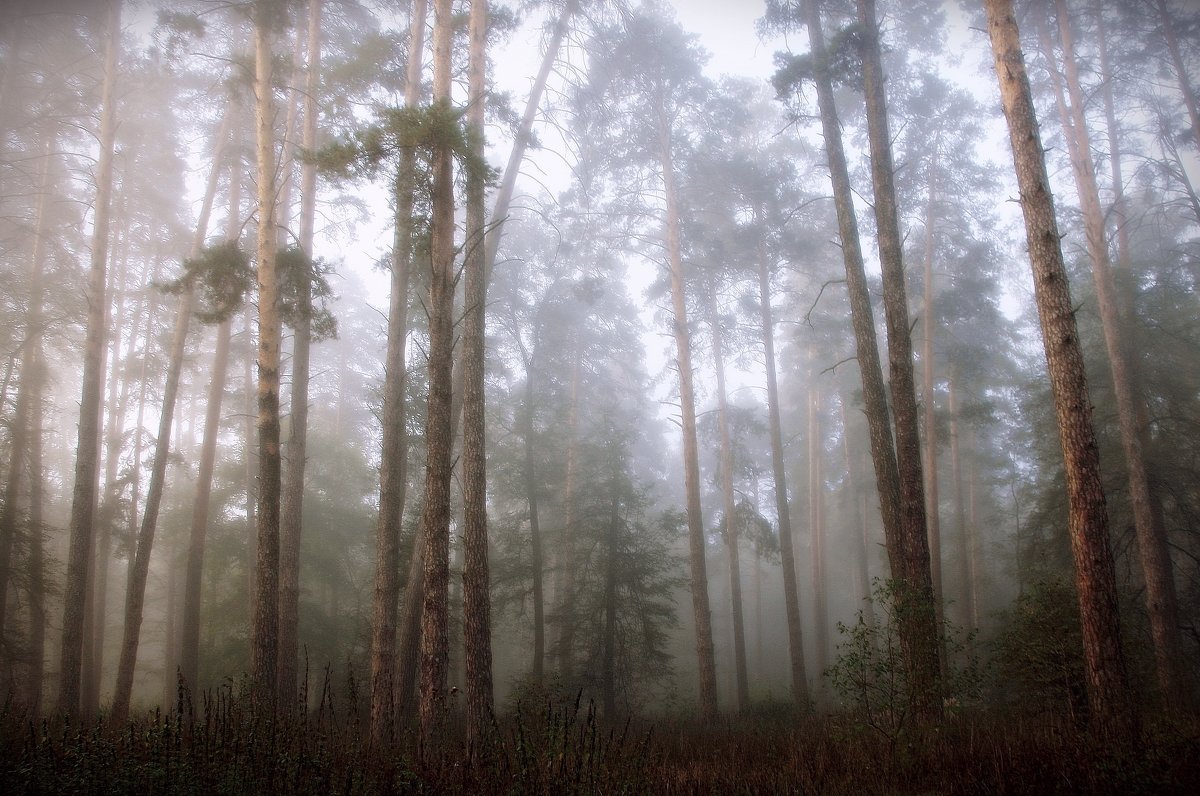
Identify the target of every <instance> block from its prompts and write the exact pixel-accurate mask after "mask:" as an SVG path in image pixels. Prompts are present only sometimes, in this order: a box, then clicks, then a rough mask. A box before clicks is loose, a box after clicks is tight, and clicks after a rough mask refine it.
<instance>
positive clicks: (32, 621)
mask: <svg viewBox="0 0 1200 796" xmlns="http://www.w3.org/2000/svg"><path fill="white" fill-rule="evenodd" d="M30 362H31V363H32V364H34V365H35V366H36V367H35V369H34V372H33V374H32V376H33V387H32V391H33V395H32V402H31V405H30V416H29V423H30V428H29V462H28V472H29V675H28V678H27V680H26V683H27V685H26V694H28V699H29V710H30V715H32V716H38V715H39V714H40V713H41V712H42V690H43V683H44V680H45V672H46V619H47V614H46V554H45V545H44V541H43V540H44V538H45V518H44V515H43V507H44V505H45V496H44V486H43V480H42V473H43V468H42V432H43V422H44V421H43V418H42V394H43V392H44V388H45V383H46V375H45V369H46V365H45V357H44V355H43V353H42V342H41V340H40V339H38V340H37V341H35V342H34V346H33V353H32V356H31V358H30Z"/></svg>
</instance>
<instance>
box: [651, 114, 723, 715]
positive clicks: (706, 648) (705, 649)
mask: <svg viewBox="0 0 1200 796" xmlns="http://www.w3.org/2000/svg"><path fill="white" fill-rule="evenodd" d="M658 135H659V158H660V160H661V165H662V178H663V194H664V196H665V198H666V244H667V265H668V267H669V269H670V272H671V305H672V308H673V309H674V314H675V321H674V336H675V351H676V361H675V366H676V367H677V368H678V370H679V408H680V413H681V415H682V418H681V420H682V429H683V467H684V470H683V473H684V477H683V483H684V491H685V493H686V498H687V518H688V568H689V570H690V571H691V580H692V615H693V617H694V619H695V623H696V659H697V668H698V674H699V678H700V683H699V686H700V715H701V716H702V717H703V718H704V719H706V720H711V719H712V718H714V717H715V716H716V715H717V665H716V659H715V656H714V653H713V639H712V614H711V612H710V610H709V603H708V572H707V567H706V565H705V549H704V548H705V540H704V518H703V516H702V513H701V508H700V459H699V456H698V451H697V448H698V445H697V443H696V395H695V392H696V391H695V387H694V386H693V379H694V378H695V374H693V372H692V335H691V330H690V329H689V328H688V319H687V295H686V291H685V289H684V281H683V248H682V244H681V242H680V220H679V196H678V193H677V192H678V188H677V187H676V185H675V164H674V160H673V152H672V145H671V130H670V127H669V126H668V122H667V118H666V113H665V111H664V110H663V109H662V108H661V107H660V108H659V109H658Z"/></svg>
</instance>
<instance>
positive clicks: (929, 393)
mask: <svg viewBox="0 0 1200 796" xmlns="http://www.w3.org/2000/svg"><path fill="white" fill-rule="evenodd" d="M937 157H938V146H937V143H936V142H935V144H934V159H935V160H936V159H937ZM936 209H937V165H936V163H930V165H929V193H928V197H927V200H926V204H925V252H924V257H923V258H922V269H921V270H922V273H923V275H924V285H923V286H922V287H923V288H924V291H923V296H922V299H923V300H922V308H921V330H922V332H923V335H922V336H923V338H924V339H923V340H922V341H921V398H922V400H923V401H924V404H925V405H924V410H925V418H924V420H925V500H926V506H925V518H926V521H927V522H928V525H929V575H930V579H931V581H932V583H933V605H934V610H935V611H936V613H937V623H938V627H943V626H944V620H945V617H944V616H943V611H944V610H945V603H944V600H945V593H944V591H943V589H942V523H941V516H940V512H939V507H940V506H941V496H940V494H939V490H938V486H939V484H938V439H937V411H936V410H937V396H936V394H935V393H934V391H933V386H934V383H935V378H934V363H933V334H934V328H933V319H934V312H933V252H934V223H935V219H936V215H935V213H936Z"/></svg>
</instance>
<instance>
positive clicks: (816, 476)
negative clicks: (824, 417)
mask: <svg viewBox="0 0 1200 796" xmlns="http://www.w3.org/2000/svg"><path fill="white" fill-rule="evenodd" d="M816 376H817V374H816V367H815V351H813V350H812V349H809V371H808V532H809V539H810V545H809V551H808V555H809V562H808V563H809V572H810V573H811V576H812V589H813V636H814V641H815V643H814V644H813V650H814V651H815V652H816V659H817V660H816V663H817V672H818V675H820V679H818V680H817V692H818V695H819V696H821V695H823V694H824V692H825V678H824V676H823V675H824V673H825V670H826V669H827V668H829V586H828V584H827V583H826V579H825V510H824V491H825V490H824V488H823V486H824V480H825V478H824V474H823V473H822V458H823V453H824V450H823V448H824V446H823V444H822V437H821V434H822V430H821V388H820V387H818V386H817V384H816V381H817V379H816Z"/></svg>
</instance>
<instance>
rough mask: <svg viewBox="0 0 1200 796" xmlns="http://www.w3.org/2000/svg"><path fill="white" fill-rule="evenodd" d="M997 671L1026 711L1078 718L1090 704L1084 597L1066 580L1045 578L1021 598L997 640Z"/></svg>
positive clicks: (1009, 693)
mask: <svg viewBox="0 0 1200 796" xmlns="http://www.w3.org/2000/svg"><path fill="white" fill-rule="evenodd" d="M994 645H995V651H996V653H995V654H996V668H997V671H996V674H997V675H998V677H999V680H1000V682H1001V683H1003V684H1004V687H1005V689H1006V691H1007V693H1008V696H1009V698H1010V701H1011V702H1012V703H1013V704H1014V705H1015V706H1018V707H1021V708H1024V709H1026V710H1032V711H1034V712H1037V711H1049V712H1054V713H1063V714H1065V715H1067V716H1070V717H1072V718H1074V717H1077V716H1079V715H1080V714H1081V712H1082V711H1083V710H1084V709H1085V708H1086V705H1087V694H1086V692H1085V690H1084V686H1085V683H1086V680H1085V677H1084V667H1083V632H1082V629H1081V628H1080V625H1079V601H1078V599H1077V598H1076V595H1075V589H1074V587H1073V586H1072V585H1071V584H1070V583H1069V582H1068V581H1065V580H1043V581H1038V582H1037V583H1035V584H1033V586H1032V587H1030V588H1029V590H1028V591H1026V592H1025V593H1024V594H1022V595H1021V596H1020V597H1018V598H1017V600H1016V602H1015V603H1014V604H1013V607H1012V610H1011V611H1010V612H1009V614H1008V616H1007V617H1006V620H1005V624H1004V626H1003V629H1002V630H1001V631H1000V633H999V635H998V636H997V638H996V640H995V642H994Z"/></svg>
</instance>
